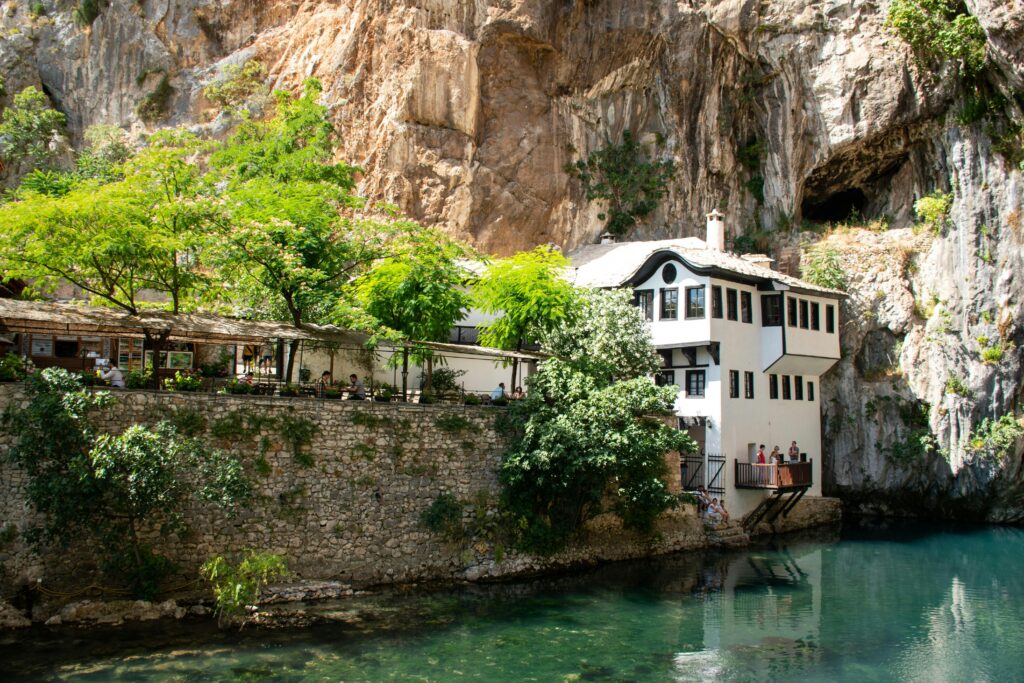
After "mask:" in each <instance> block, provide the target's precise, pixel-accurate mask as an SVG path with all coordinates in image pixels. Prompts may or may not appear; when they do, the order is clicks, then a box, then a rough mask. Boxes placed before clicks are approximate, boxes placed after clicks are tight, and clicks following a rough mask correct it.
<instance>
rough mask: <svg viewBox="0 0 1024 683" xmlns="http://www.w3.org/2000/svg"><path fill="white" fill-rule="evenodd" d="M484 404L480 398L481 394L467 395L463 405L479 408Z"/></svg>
mask: <svg viewBox="0 0 1024 683" xmlns="http://www.w3.org/2000/svg"><path fill="white" fill-rule="evenodd" d="M483 402H484V400H483V399H482V398H480V394H466V397H465V399H463V403H465V404H466V405H467V406H478V405H480V404H481V403H483Z"/></svg>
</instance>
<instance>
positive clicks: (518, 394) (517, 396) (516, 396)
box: [509, 387, 526, 401]
mask: <svg viewBox="0 0 1024 683" xmlns="http://www.w3.org/2000/svg"><path fill="white" fill-rule="evenodd" d="M509 398H510V399H512V400H513V401H519V400H522V399H524V398H526V393H525V392H523V388H522V387H516V390H515V391H513V392H512V395H511V396H509Z"/></svg>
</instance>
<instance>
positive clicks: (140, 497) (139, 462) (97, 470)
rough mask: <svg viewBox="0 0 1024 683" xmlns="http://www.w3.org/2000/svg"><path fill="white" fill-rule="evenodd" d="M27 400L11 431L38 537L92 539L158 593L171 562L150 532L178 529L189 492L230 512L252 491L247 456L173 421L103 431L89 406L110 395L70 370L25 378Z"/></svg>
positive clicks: (13, 414) (141, 588)
mask: <svg viewBox="0 0 1024 683" xmlns="http://www.w3.org/2000/svg"><path fill="white" fill-rule="evenodd" d="M25 388H26V392H27V394H28V399H29V400H28V401H27V403H25V404H24V405H21V406H11V407H9V408H8V409H7V411H6V412H5V413H4V417H3V425H4V429H5V431H7V432H8V433H9V434H11V435H12V436H13V438H14V443H13V445H12V447H11V449H10V451H9V458H10V459H11V460H12V461H13V462H14V463H15V464H17V465H18V466H19V467H20V468H21V469H22V470H23V471H24V472H26V473H27V474H28V477H29V484H28V498H29V501H30V502H31V504H32V506H33V507H34V508H35V509H36V510H38V511H39V512H40V513H42V515H43V520H44V521H43V522H42V525H41V526H40V527H39V528H38V529H35V530H34V531H33V533H32V535H31V538H32V539H33V540H34V541H35V542H36V543H39V544H43V545H45V544H49V543H67V542H69V541H71V540H78V539H83V538H85V539H92V540H94V541H96V542H97V544H98V548H99V549H100V551H101V553H102V554H103V555H105V556H106V558H107V560H108V563H107V566H108V568H110V569H114V570H117V571H119V573H123V574H125V575H127V577H128V578H129V579H130V581H131V585H132V587H133V589H134V590H135V591H136V593H137V594H139V595H142V596H146V597H151V596H152V595H153V593H154V592H155V590H156V586H157V583H158V581H159V578H160V573H161V572H164V571H166V570H168V568H169V563H168V562H167V561H166V560H161V559H160V558H158V556H156V555H155V554H154V553H153V551H152V549H151V548H150V546H149V544H148V543H147V540H146V539H147V534H152V533H153V532H154V531H155V532H159V533H160V534H161V535H163V534H170V533H174V532H178V531H181V530H182V528H183V524H182V518H181V510H182V508H183V505H184V502H185V500H187V499H188V498H190V497H192V496H196V497H198V498H199V499H203V500H209V501H213V502H215V503H217V504H218V505H220V506H221V507H223V508H225V509H228V510H229V511H231V510H232V509H233V508H234V507H235V506H236V505H239V504H241V503H244V502H245V501H246V500H247V499H248V497H249V496H250V485H249V483H248V481H247V480H246V479H245V477H244V475H243V473H242V469H241V465H240V463H239V462H238V461H237V460H236V459H234V458H232V457H230V456H227V455H225V454H223V453H221V452H218V451H212V452H211V451H209V450H208V449H206V447H205V446H204V445H203V444H202V443H201V442H199V441H197V440H195V439H193V438H189V437H186V436H185V435H183V434H180V433H178V431H177V430H176V429H175V428H174V426H173V425H172V424H170V423H169V422H160V423H159V424H157V425H156V426H155V427H153V428H148V427H145V426H142V425H133V426H132V427H129V428H128V429H127V430H126V431H125V432H124V433H122V434H120V435H108V434H98V433H97V432H96V430H95V427H94V426H93V424H92V422H91V419H90V415H91V413H92V412H93V411H94V410H95V409H97V408H101V407H103V406H106V405H108V404H109V403H110V401H111V399H110V397H109V396H108V395H107V394H102V393H101V394H92V393H90V392H88V391H87V390H85V389H84V388H83V387H82V385H81V382H80V380H79V379H78V378H76V377H75V376H74V375H72V374H70V373H69V372H67V371H66V370H61V369H57V368H48V369H46V370H43V371H42V372H41V373H38V374H35V375H31V376H30V377H29V378H28V379H27V380H26V383H25Z"/></svg>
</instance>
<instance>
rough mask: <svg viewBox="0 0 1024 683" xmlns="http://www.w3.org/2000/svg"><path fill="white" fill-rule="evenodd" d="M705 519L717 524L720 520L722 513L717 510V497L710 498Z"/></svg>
mask: <svg viewBox="0 0 1024 683" xmlns="http://www.w3.org/2000/svg"><path fill="white" fill-rule="evenodd" d="M705 519H706V520H707V521H708V522H710V523H711V524H718V523H719V522H721V521H722V513H721V512H720V511H719V507H718V499H717V498H712V499H711V503H710V504H709V505H708V511H707V514H706V515H705Z"/></svg>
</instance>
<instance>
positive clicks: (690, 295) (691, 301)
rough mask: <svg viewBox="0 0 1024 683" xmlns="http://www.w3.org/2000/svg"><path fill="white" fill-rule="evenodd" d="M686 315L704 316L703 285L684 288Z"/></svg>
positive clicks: (689, 316)
mask: <svg viewBox="0 0 1024 683" xmlns="http://www.w3.org/2000/svg"><path fill="white" fill-rule="evenodd" d="M686 317H687V318H703V317H704V286H703V285H701V286H700V287H687V288H686Z"/></svg>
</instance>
